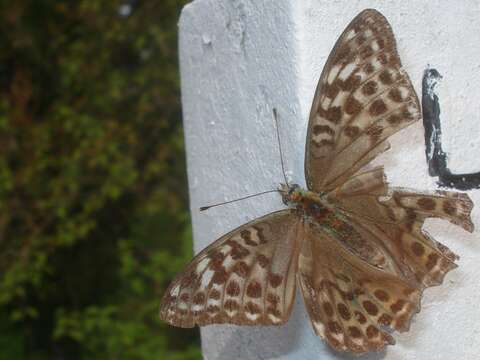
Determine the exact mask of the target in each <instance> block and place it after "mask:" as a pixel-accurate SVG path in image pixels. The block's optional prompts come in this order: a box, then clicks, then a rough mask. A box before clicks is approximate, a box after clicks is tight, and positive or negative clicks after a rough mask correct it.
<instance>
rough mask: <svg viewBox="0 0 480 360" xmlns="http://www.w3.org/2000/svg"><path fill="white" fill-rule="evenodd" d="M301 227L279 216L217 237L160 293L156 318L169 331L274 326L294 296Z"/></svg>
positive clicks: (292, 217) (293, 218)
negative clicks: (197, 327)
mask: <svg viewBox="0 0 480 360" xmlns="http://www.w3.org/2000/svg"><path fill="white" fill-rule="evenodd" d="M302 236H303V225H302V223H301V221H300V219H299V217H298V216H297V215H296V214H295V212H294V211H293V210H281V211H277V212H274V213H271V214H268V215H266V216H264V217H261V218H259V219H256V220H254V221H252V222H249V223H247V224H245V225H243V226H240V227H239V228H237V229H235V230H233V231H232V232H230V233H228V234H226V235H224V236H222V237H221V238H220V239H218V240H217V241H215V242H214V243H213V244H211V245H210V246H209V247H207V248H206V249H204V250H203V251H202V252H200V253H199V254H198V255H197V256H196V257H195V258H194V259H193V260H192V261H191V263H190V264H189V265H188V266H187V268H186V270H185V271H184V272H183V273H181V274H179V275H178V276H177V278H176V279H175V280H174V281H173V282H172V284H171V285H170V286H169V288H168V289H167V290H166V292H165V295H164V297H163V300H162V303H161V306H160V318H161V319H163V320H165V321H167V322H168V323H170V324H171V325H175V326H180V327H193V326H194V325H195V324H197V325H208V324H220V323H231V324H238V325H278V324H282V323H285V322H286V321H287V319H288V317H289V315H290V312H291V309H292V305H293V300H294V296H295V273H296V271H297V263H298V252H299V241H300V240H301V238H302Z"/></svg>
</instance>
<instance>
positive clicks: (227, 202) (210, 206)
mask: <svg viewBox="0 0 480 360" xmlns="http://www.w3.org/2000/svg"><path fill="white" fill-rule="evenodd" d="M272 192H279V190H268V191H263V192H261V193H258V194H252V195H248V196H244V197H241V198H238V199H235V200H229V201H224V202H221V203H218V204H213V205H208V206H202V207H201V208H200V211H205V210H208V209H210V208H212V207H215V206H220V205H225V204H230V203H233V202H236V201H240V200H245V199H249V198H252V197H255V196H259V195H263V194H268V193H272Z"/></svg>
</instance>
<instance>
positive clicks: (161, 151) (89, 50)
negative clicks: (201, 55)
mask: <svg viewBox="0 0 480 360" xmlns="http://www.w3.org/2000/svg"><path fill="white" fill-rule="evenodd" d="M184 3H185V1H184V0H167V1H140V0H138V1H134V0H131V1H130V2H129V3H127V2H125V0H124V2H122V1H102V0H79V1H68V0H42V1H38V0H18V1H15V2H12V1H9V2H7V1H0V17H1V21H0V92H1V96H0V149H1V154H2V156H1V157H0V359H4V358H5V359H23V358H25V359H27V358H28V359H53V358H59V359H60V358H66V359H120V358H121V359H197V358H199V357H200V351H199V339H198V333H197V332H196V331H193V330H192V331H188V330H182V329H173V328H171V327H169V326H167V325H165V324H163V323H161V322H160V320H159V319H158V306H159V300H160V297H161V295H162V293H163V291H164V290H165V287H166V286H167V285H168V283H169V281H170V280H171V279H172V277H173V275H174V274H175V273H176V272H177V271H179V270H180V268H181V267H182V265H183V264H185V263H186V261H187V260H188V259H189V257H190V256H191V234H190V230H189V218H188V210H187V194H186V179H185V162H184V153H183V137H182V128H181V121H180V119H181V113H180V103H179V81H178V79H179V76H178V69H177V49H176V42H177V34H176V22H177V19H178V15H179V11H180V9H181V7H182V5H183V4H184Z"/></svg>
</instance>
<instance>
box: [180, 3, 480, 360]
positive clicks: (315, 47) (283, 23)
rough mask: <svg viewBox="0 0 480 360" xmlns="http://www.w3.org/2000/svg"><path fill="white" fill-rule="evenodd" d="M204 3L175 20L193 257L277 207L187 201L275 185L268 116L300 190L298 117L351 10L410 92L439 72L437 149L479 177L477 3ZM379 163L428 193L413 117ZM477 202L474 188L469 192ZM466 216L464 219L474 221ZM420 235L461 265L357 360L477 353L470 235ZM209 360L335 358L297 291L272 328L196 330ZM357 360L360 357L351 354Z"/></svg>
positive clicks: (302, 127) (258, 201)
mask: <svg viewBox="0 0 480 360" xmlns="http://www.w3.org/2000/svg"><path fill="white" fill-rule="evenodd" d="M379 4H380V2H374V1H346V0H345V1H344V0H342V1H335V2H326V1H320V0H309V1H302V2H293V1H288V0H280V1H278V0H277V1H273V0H271V1H261V2H259V1H246V0H235V1H233V0H232V1H214V0H196V1H194V2H192V3H191V4H189V5H188V6H186V7H185V8H184V11H183V13H182V17H181V20H180V60H181V74H182V97H183V111H184V119H185V131H186V134H185V136H186V144H187V161H188V175H189V183H190V195H191V209H192V220H193V228H194V235H195V250H196V251H199V250H200V249H201V248H203V247H204V246H206V245H207V244H209V243H210V242H212V241H213V240H214V239H216V238H217V237H218V236H220V235H222V234H223V233H225V232H226V231H228V230H231V229H233V228H234V227H236V226H238V225H241V224H243V223H244V222H246V221H249V220H251V219H254V218H255V217H257V216H260V215H262V214H265V213H267V212H270V211H272V210H276V209H280V208H281V207H282V206H283V205H282V203H281V201H280V199H279V196H278V195H277V194H269V195H264V196H261V197H257V198H254V199H250V200H245V201H242V202H238V203H234V204H230V205H225V206H222V207H219V208H216V209H211V210H210V211H208V212H206V213H199V211H198V207H199V206H202V205H208V204H211V203H214V202H219V201H223V200H228V199H234V198H237V197H241V196H244V195H247V194H251V193H255V192H260V191H263V190H268V189H272V188H275V187H276V186H277V184H278V183H279V182H281V181H282V174H281V167H280V162H279V155H278V149H277V143H276V137H275V132H274V123H273V118H272V115H271V111H272V108H273V107H275V108H277V110H278V113H279V115H280V132H281V137H282V146H283V148H284V152H285V162H286V168H287V172H288V175H289V177H290V178H291V180H293V181H294V182H297V183H299V184H304V174H303V156H304V145H305V133H306V123H307V118H308V112H309V110H310V103H311V100H312V96H313V92H314V89H315V86H316V82H317V80H318V77H319V76H320V72H321V70H322V67H323V65H324V62H325V60H326V58H327V56H328V54H329V52H330V50H331V48H332V47H333V44H334V42H335V41H336V39H337V38H338V36H339V35H340V33H341V32H342V31H343V29H344V27H345V26H346V25H347V24H348V23H349V22H350V20H351V19H352V18H353V17H354V16H355V15H357V14H358V13H359V12H360V11H361V10H363V9H364V8H367V7H373V8H376V9H378V10H380V11H381V12H382V13H383V14H384V15H385V16H386V17H387V19H388V20H389V22H390V23H391V25H392V27H393V30H394V33H395V35H396V39H397V43H398V48H399V53H400V57H401V59H402V62H403V64H404V66H405V68H406V70H407V72H408V73H409V75H410V77H411V79H412V81H413V83H414V86H415V88H416V89H417V92H418V93H419V94H421V78H422V74H423V71H424V70H425V68H426V67H427V65H428V64H430V65H431V66H434V67H436V68H437V69H438V70H439V71H440V72H441V73H442V74H443V76H444V80H443V83H442V86H441V87H440V88H439V93H440V99H441V105H442V126H443V133H444V138H443V144H444V149H445V150H446V151H447V152H448V153H449V166H450V168H451V169H452V171H456V172H462V171H463V172H473V171H478V170H479V169H480V161H479V160H478V158H477V156H476V154H480V149H479V147H480V142H479V141H478V140H477V134H479V133H480V122H479V121H478V120H477V117H478V115H477V113H478V109H479V106H480V105H478V103H479V102H478V99H477V97H478V96H479V95H478V92H477V91H475V90H476V87H477V84H478V83H479V82H480V65H479V64H478V60H477V59H478V58H479V55H480V41H479V40H480V39H479V35H478V34H480V21H478V18H479V17H480V7H478V5H477V4H476V2H474V1H461V2H456V3H449V4H447V2H441V1H429V2H426V1H425V2H419V1H403V2H393V1H388V2H381V6H377V5H379ZM391 144H392V149H391V150H390V151H389V152H388V153H386V154H384V155H382V156H381V157H380V158H379V159H377V160H376V162H377V163H383V164H385V167H386V170H387V175H388V178H389V181H390V182H391V183H392V184H393V185H400V186H407V187H414V188H417V189H435V188H436V185H435V179H434V178H431V177H429V176H428V172H427V165H426V162H425V154H424V151H425V145H424V139H423V128H422V125H421V122H418V123H417V124H416V125H413V126H411V127H409V128H408V129H407V130H404V131H401V132H400V133H399V134H397V135H396V136H395V137H393V138H392V139H391ZM469 194H470V196H471V197H472V200H473V201H474V202H475V203H479V202H480V196H479V195H478V191H471V192H470V193H469ZM479 220H480V216H479V215H478V212H477V210H476V209H474V212H473V221H474V223H476V225H477V227H478V226H480V225H479V224H480V221H479ZM426 229H427V230H428V231H429V232H430V233H431V234H432V235H434V236H435V237H436V238H437V240H439V241H441V242H443V243H444V244H446V245H447V246H449V247H450V248H451V249H452V250H453V251H454V252H456V253H457V254H459V255H460V257H461V258H460V261H459V265H460V267H459V269H457V270H454V271H453V272H451V273H449V274H448V275H447V277H446V279H445V281H444V284H443V285H442V286H441V287H436V288H431V289H428V290H426V292H425V296H424V298H423V302H422V311H421V313H420V314H418V315H417V316H416V318H415V320H414V322H413V324H412V327H411V330H410V332H409V333H406V334H400V335H398V334H397V335H396V339H397V345H396V346H394V347H389V348H388V350H387V351H386V352H384V353H380V354H374V355H370V356H365V357H361V358H365V359H381V358H385V359H402V360H405V359H427V358H428V359H452V358H457V359H474V358H476V357H477V354H478V352H479V351H480V340H478V333H479V332H480V323H479V322H478V319H480V307H478V306H477V301H478V300H477V298H478V294H480V281H479V280H478V275H477V274H478V272H479V271H480V265H478V264H479V263H480V262H479V259H480V243H479V242H478V239H477V238H478V234H477V233H474V234H472V235H470V234H467V233H465V232H464V231H462V230H461V229H458V228H455V227H453V226H451V225H449V224H448V223H446V222H443V221H433V220H432V221H429V222H428V223H427V226H426ZM202 343H203V349H204V355H205V358H207V359H230V358H232V359H233V358H239V359H268V358H280V359H314V358H322V359H336V358H349V357H348V356H343V357H342V356H341V355H338V354H333V353H332V352H331V351H330V350H329V349H328V348H327V346H326V345H325V344H324V343H323V342H322V340H320V339H318V338H317V337H316V336H315V335H314V333H313V330H312V328H311V326H310V323H309V320H308V318H307V315H306V312H305V309H304V306H303V303H302V300H301V297H300V296H299V294H297V300H296V305H295V308H294V311H293V314H292V317H291V319H290V321H289V322H288V324H286V325H285V326H281V327H252V328H250V327H235V326H210V327H205V328H203V329H202ZM356 358H357V357H356Z"/></svg>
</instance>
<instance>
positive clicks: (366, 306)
mask: <svg viewBox="0 0 480 360" xmlns="http://www.w3.org/2000/svg"><path fill="white" fill-rule="evenodd" d="M420 118H421V110H420V104H419V101H418V97H417V95H416V93H415V90H414V88H413V86H412V84H411V82H410V79H409V77H408V75H407V74H406V72H405V71H404V70H403V69H402V65H401V62H400V59H399V56H398V53H397V49H396V43H395V38H394V36H393V33H392V29H391V27H390V25H389V23H388V22H387V20H386V19H385V17H384V16H383V15H382V14H380V13H379V12H378V11H376V10H372V9H367V10H364V11H362V12H361V13H360V14H359V15H358V16H357V17H355V18H354V19H353V21H352V22H351V23H350V24H349V25H348V26H347V28H346V29H345V30H344V32H343V33H342V34H341V36H340V38H339V39H338V40H337V42H336V44H335V46H334V48H333V50H332V52H331V54H330V56H329V58H328V60H327V62H326V65H325V67H324V69H323V72H322V74H321V76H320V80H319V83H318V86H317V89H316V92H315V96H314V100H313V105H312V109H311V112H310V117H309V124H308V131H307V141H306V155H305V176H306V184H307V189H302V188H301V187H299V186H298V185H295V184H288V183H286V184H283V185H281V186H280V188H279V190H278V191H279V193H280V194H281V196H282V199H283V202H284V203H285V204H286V205H287V208H286V209H283V210H279V211H276V212H273V213H270V214H268V215H265V216H263V217H260V218H258V219H255V220H253V221H251V222H248V223H246V224H244V225H242V226H240V227H239V228H237V229H235V230H233V231H231V232H229V233H228V234H226V235H224V236H222V237H220V238H219V239H218V240H216V241H215V242H213V243H212V244H211V245H210V246H208V247H207V248H205V249H204V250H203V251H201V252H200V253H199V254H198V255H197V256H196V257H195V258H194V259H193V260H192V261H191V262H190V264H188V265H187V267H186V269H185V271H183V272H182V273H181V274H179V275H178V276H177V277H176V279H175V280H174V281H173V282H172V284H171V285H170V286H169V287H168V289H167V290H166V292H165V295H164V297H163V299H162V302H161V306H160V317H161V319H163V320H164V321H166V322H168V323H169V324H171V325H174V326H179V327H193V326H195V325H200V326H203V325H208V324H222V323H228V324H237V325H281V324H284V323H286V322H287V321H288V318H289V316H290V313H291V311H292V306H293V303H294V297H295V293H296V289H297V287H298V288H299V289H300V293H301V294H302V296H303V299H304V303H305V306H306V309H307V312H308V314H309V317H310V321H311V323H312V326H313V329H314V331H315V332H316V334H317V335H318V336H319V337H321V338H323V339H324V340H325V341H326V342H327V343H328V344H329V345H330V346H331V347H332V348H333V349H335V350H337V351H349V352H354V353H366V352H370V351H378V350H381V349H383V348H384V347H385V346H386V345H389V344H394V343H395V340H394V338H393V336H392V333H393V331H395V330H396V331H399V332H402V331H407V330H408V329H409V326H410V322H411V319H412V316H413V315H414V314H415V313H417V312H418V311H419V310H420V299H421V296H422V292H423V290H424V289H425V288H427V287H430V286H433V285H438V284H441V283H442V281H443V278H444V276H445V274H446V273H447V272H449V271H450V270H452V269H454V268H455V267H456V264H455V261H456V260H457V259H458V256H457V255H455V254H454V253H453V252H452V251H450V250H449V249H448V248H447V247H446V246H444V245H442V244H440V243H438V242H437V241H435V239H433V238H432V237H431V236H430V235H429V234H428V233H427V232H425V231H424V230H423V229H422V225H423V223H424V221H425V219H427V218H430V217H437V218H442V219H445V220H448V221H450V222H451V223H453V224H455V225H459V226H461V227H462V228H463V229H465V230H466V231H469V232H472V231H473V228H474V226H473V223H472V221H471V219H470V213H471V210H472V207H473V203H472V201H471V200H470V198H469V197H468V195H466V194H463V193H457V192H451V191H436V192H416V191H411V190H406V189H402V188H391V187H389V186H388V183H387V181H386V177H385V174H384V170H383V167H381V166H380V167H373V168H370V169H365V165H367V164H368V163H370V162H371V161H372V160H373V159H374V158H375V157H377V156H378V155H379V154H381V153H383V152H384V151H386V150H387V149H389V143H388V140H387V139H388V137H390V136H391V135H393V134H394V133H396V132H397V131H399V130H401V129H403V128H404V127H406V126H409V125H411V124H413V123H414V122H415V121H417V120H419V119H420Z"/></svg>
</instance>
